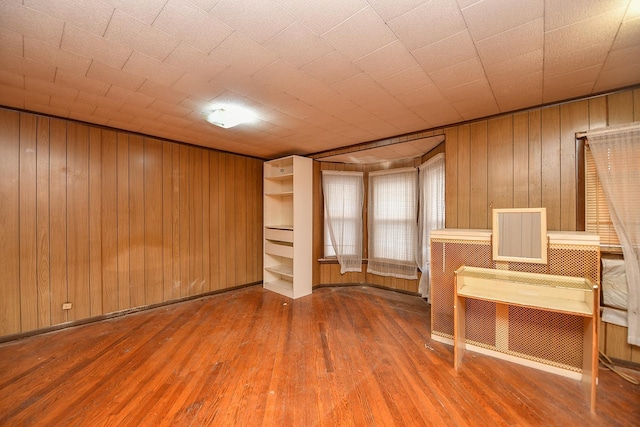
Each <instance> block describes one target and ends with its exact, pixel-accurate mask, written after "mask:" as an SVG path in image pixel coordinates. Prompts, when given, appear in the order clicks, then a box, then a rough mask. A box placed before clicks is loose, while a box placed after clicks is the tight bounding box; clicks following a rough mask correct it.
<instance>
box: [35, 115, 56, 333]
mask: <svg viewBox="0 0 640 427" xmlns="http://www.w3.org/2000/svg"><path fill="white" fill-rule="evenodd" d="M37 139H38V141H37V146H36V150H37V154H36V157H37V166H36V169H37V170H36V181H37V184H36V185H37V188H36V192H37V201H36V203H37V204H38V207H37V209H36V211H37V212H36V216H37V218H36V225H37V227H38V231H37V233H38V235H37V239H38V240H37V242H36V252H37V256H38V259H37V266H38V272H37V274H38V277H37V279H36V280H37V282H38V283H37V287H38V297H37V300H38V302H37V305H38V328H45V327H47V326H50V325H51V283H50V271H49V270H50V267H49V266H50V261H49V260H50V253H49V234H50V231H49V218H50V217H49V211H50V198H49V169H50V159H49V119H48V118H45V117H39V118H38V135H37ZM32 303H33V302H32Z"/></svg>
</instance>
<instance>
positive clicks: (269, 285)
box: [263, 280, 294, 298]
mask: <svg viewBox="0 0 640 427" xmlns="http://www.w3.org/2000/svg"><path fill="white" fill-rule="evenodd" d="M263 287H264V288H265V289H267V290H270V291H273V292H277V293H279V294H280V295H284V296H286V297H289V298H293V297H294V294H293V282H291V281H289V280H273V281H271V282H265V283H264V285H263Z"/></svg>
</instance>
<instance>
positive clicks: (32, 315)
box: [18, 114, 38, 331]
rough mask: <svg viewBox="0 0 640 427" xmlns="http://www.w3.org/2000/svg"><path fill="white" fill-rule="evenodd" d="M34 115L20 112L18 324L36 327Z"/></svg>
mask: <svg viewBox="0 0 640 427" xmlns="http://www.w3.org/2000/svg"><path fill="white" fill-rule="evenodd" d="M37 122H38V120H37V117H35V116H31V115H25V114H21V115H20V178H19V183H20V186H19V193H18V194H19V198H20V206H19V211H20V215H19V217H20V222H19V227H18V230H19V233H20V252H19V253H20V325H21V326H20V327H21V329H22V330H25V331H31V330H34V329H38V304H37V303H36V304H34V303H33V302H34V301H36V302H37V301H38V288H37V240H36V233H37V231H36V230H37V224H36V220H37V214H36V206H37V190H36V185H37V184H36V178H37V175H36V167H37V158H36V157H37V156H36V153H37V151H36V149H37V147H36V135H37Z"/></svg>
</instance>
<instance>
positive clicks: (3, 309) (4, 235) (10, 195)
mask: <svg viewBox="0 0 640 427" xmlns="http://www.w3.org/2000/svg"><path fill="white" fill-rule="evenodd" d="M19 138H20V116H19V114H18V113H15V112H12V111H5V110H0V200H2V215H0V271H1V272H2V276H3V277H2V280H3V284H2V286H0V301H2V305H1V306H0V334H2V335H8V334H14V333H17V332H19V331H20V329H21V328H20V307H21V306H22V304H21V303H20V262H19V259H20V251H19V248H20V234H19V230H20V228H19V224H20V223H19V217H20V213H19V205H20V200H19V197H20V196H19V192H20V187H19V185H20V184H19V179H20V163H19V161H20V139H19Z"/></svg>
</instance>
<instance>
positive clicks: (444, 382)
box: [0, 286, 640, 426]
mask: <svg viewBox="0 0 640 427" xmlns="http://www.w3.org/2000/svg"><path fill="white" fill-rule="evenodd" d="M429 330H430V328H429V305H428V304H427V303H426V302H425V301H424V300H422V299H421V298H418V297H414V296H410V295H406V294H399V293H394V292H390V291H385V290H380V289H376V288H368V287H343V288H320V289H316V290H314V293H313V294H312V295H311V296H309V297H305V298H302V299H298V300H295V301H292V300H289V299H287V298H284V297H281V296H279V295H277V294H274V293H271V292H267V291H265V290H263V289H262V288H261V287H259V286H252V287H248V288H244V289H240V290H235V291H230V292H226V293H221V294H218V295H214V296H209V297H205V298H202V299H198V300H194V301H189V302H184V303H179V304H175V305H172V306H167V307H162V308H157V309H153V310H149V311H145V312H141V313H137V314H132V315H128V316H124V317H120V318H115V319H111V320H107V321H103V322H98V323H94V324H90V325H85V326H80V327H76V328H70V329H67V330H63V331H58V332H54V333H50V334H45V335H40V336H35V337H31V338H26V339H23V340H20V341H15V342H11V343H5V344H2V345H0V425H3V426H4V425H11V426H14V425H31V424H35V425H46V426H58V425H62V426H73V425H79V426H85V425H91V426H116V425H135V426H160V425H172V426H200V425H241V426H256V425H265V426H272V425H277V426H315V425H327V426H342V425H357V426H364V425H378V426H392V425H401V426H423V425H447V426H450V425H460V426H464V425H486V426H489V425H491V426H494V425H495V426H501V425H504V426H506V425H509V426H514V425H515V426H529V425H531V426H538V425H545V426H547V425H551V426H570V425H581V426H591V425H593V426H603V425H620V426H625V425H628V426H631V425H638V421H639V420H640V388H639V387H638V386H635V385H632V384H630V383H628V382H625V381H624V380H622V379H621V378H620V377H618V376H617V375H615V374H613V373H612V372H610V371H608V370H605V369H600V382H599V386H598V398H597V407H596V411H597V414H595V415H593V414H591V413H590V412H589V405H588V399H587V397H586V395H585V394H584V391H583V389H582V387H581V385H580V382H579V381H575V380H571V379H567V378H563V377H559V376H556V375H552V374H548V373H544V372H540V371H537V370H533V369H529V368H524V367H522V366H519V365H515V364H512V363H509V362H505V361H501V360H496V359H493V358H490V357H487V356H483V355H478V354H475V353H470V352H467V354H466V355H465V362H464V365H463V367H462V369H461V370H460V372H458V373H456V372H455V371H454V369H453V349H452V347H451V346H448V345H444V344H440V343H438V342H435V341H431V340H430V337H429V336H430V333H429ZM635 374H636V377H638V376H640V375H638V373H637V372H635Z"/></svg>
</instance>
